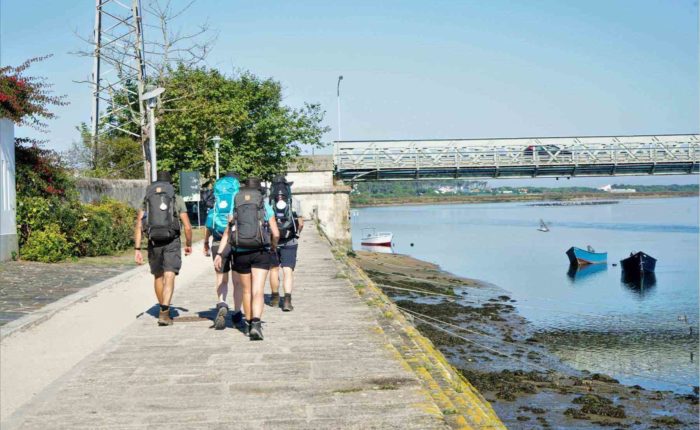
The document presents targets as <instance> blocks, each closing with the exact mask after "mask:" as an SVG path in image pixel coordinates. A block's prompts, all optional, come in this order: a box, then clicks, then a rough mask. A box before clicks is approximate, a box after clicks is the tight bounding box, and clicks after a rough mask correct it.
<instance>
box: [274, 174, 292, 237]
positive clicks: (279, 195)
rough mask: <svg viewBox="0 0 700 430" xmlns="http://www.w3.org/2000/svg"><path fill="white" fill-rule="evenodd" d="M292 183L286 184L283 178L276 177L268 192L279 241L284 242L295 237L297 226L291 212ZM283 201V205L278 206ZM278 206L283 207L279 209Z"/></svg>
mask: <svg viewBox="0 0 700 430" xmlns="http://www.w3.org/2000/svg"><path fill="white" fill-rule="evenodd" d="M293 183H294V182H287V181H286V179H285V178H284V176H276V177H275V178H274V179H273V181H272V188H271V190H270V206H272V210H273V211H274V212H275V220H276V221H277V228H278V229H279V231H280V240H281V241H285V240H289V239H292V238H294V237H297V225H296V219H295V218H294V211H293V210H292V188H291V185H292V184H293ZM281 201H283V202H284V205H278V203H279V202H281ZM280 206H283V207H281V208H280Z"/></svg>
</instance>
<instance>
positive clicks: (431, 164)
mask: <svg viewBox="0 0 700 430" xmlns="http://www.w3.org/2000/svg"><path fill="white" fill-rule="evenodd" d="M698 162H700V139H699V137H698V135H664V136H623V137H599V138H591V137H586V138H539V139H493V140H451V141H420V142H417V141H383V142H382V141H375V142H360V141H358V142H337V143H336V147H335V164H336V169H337V170H338V171H342V170H368V169H372V170H382V169H432V168H455V169H459V168H468V167H502V166H528V167H533V166H534V167H538V166H557V165H596V164H599V165H603V164H605V165H609V164H613V165H619V164H636V163H640V164H648V163H698Z"/></svg>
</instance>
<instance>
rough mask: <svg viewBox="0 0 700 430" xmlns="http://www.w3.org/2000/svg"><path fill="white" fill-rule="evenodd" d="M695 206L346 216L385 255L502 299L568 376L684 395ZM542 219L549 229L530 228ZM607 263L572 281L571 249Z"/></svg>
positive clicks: (468, 207) (456, 209)
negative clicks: (603, 254)
mask: <svg viewBox="0 0 700 430" xmlns="http://www.w3.org/2000/svg"><path fill="white" fill-rule="evenodd" d="M698 203H699V201H698V198H696V197H690V198H675V199H644V200H642V199H640V200H623V201H620V202H619V203H617V204H609V205H590V206H532V205H531V204H530V203H521V202H518V203H489V204H461V205H432V206H420V205H416V206H410V205H405V206H392V207H376V208H363V209H355V210H353V215H354V216H353V217H352V232H353V245H354V247H355V249H362V247H361V245H360V236H361V234H362V229H363V228H375V229H376V230H377V231H390V232H393V234H394V240H393V242H394V247H393V250H394V252H398V253H402V254H408V255H410V256H413V257H416V258H419V259H422V260H425V261H429V262H433V263H436V264H438V265H440V266H441V267H442V268H443V269H444V270H447V271H448V272H451V273H454V274H457V275H459V276H463V277H468V278H474V279H479V280H482V281H486V282H488V283H491V284H494V285H496V286H498V287H500V288H503V289H505V290H507V292H508V294H509V295H510V296H511V298H513V299H515V300H516V302H515V303H513V304H514V305H515V306H516V307H517V308H518V311H519V313H520V314H521V315H522V316H524V317H525V318H527V319H528V320H529V321H530V323H531V324H532V328H533V329H535V330H537V331H538V332H542V333H544V334H546V336H545V338H546V339H548V340H547V341H546V342H547V344H548V345H549V347H550V348H551V349H552V350H553V351H554V352H555V353H556V354H557V355H558V356H559V357H560V358H561V359H562V360H564V362H566V363H567V364H569V365H571V366H572V367H574V368H577V369H580V370H583V369H586V370H590V371H593V372H603V373H606V374H609V375H612V376H614V377H615V378H617V379H619V380H620V381H621V382H623V383H626V384H639V385H641V386H643V387H645V388H651V389H664V390H668V389H670V390H674V391H678V392H687V391H690V390H691V389H692V386H696V385H698V359H699V357H698V352H699V351H698V345H699V343H698V313H699V309H700V306H699V303H698V283H699V275H698V266H699V261H698V258H699V255H698V243H699V242H698V240H699V228H698ZM540 219H543V220H544V221H545V223H547V224H548V225H549V228H550V231H549V232H547V233H543V232H540V231H538V230H537V228H538V227H539V225H540ZM588 245H590V246H592V247H593V248H594V249H595V250H596V251H607V252H608V264H607V265H601V266H597V267H590V268H588V269H586V270H583V271H578V272H576V271H570V270H569V261H568V258H567V256H566V255H565V251H566V250H567V249H568V248H569V247H571V246H578V247H580V248H584V249H585V248H586V246H588ZM636 251H644V252H646V253H647V254H649V255H651V256H653V257H655V258H657V260H658V262H657V266H656V279H655V281H654V280H647V281H646V283H645V284H644V285H638V284H635V283H630V282H626V281H627V280H626V279H624V277H623V276H622V271H621V268H620V265H619V261H620V260H621V259H623V258H625V257H627V256H629V255H630V252H636Z"/></svg>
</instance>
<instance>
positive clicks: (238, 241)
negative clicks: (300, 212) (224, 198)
mask: <svg viewBox="0 0 700 430" xmlns="http://www.w3.org/2000/svg"><path fill="white" fill-rule="evenodd" d="M264 201H265V200H264V197H263V195H262V193H261V192H260V190H258V189H255V188H241V189H240V190H239V191H238V193H237V194H236V197H235V198H234V203H233V205H234V209H233V220H232V221H233V229H232V230H231V241H232V243H233V244H234V245H235V247H236V248H247V249H263V248H265V247H267V246H269V245H270V230H269V226H268V223H267V222H266V221H265V203H264Z"/></svg>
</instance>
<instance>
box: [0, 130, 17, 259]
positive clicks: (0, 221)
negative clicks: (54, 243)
mask: <svg viewBox="0 0 700 430" xmlns="http://www.w3.org/2000/svg"><path fill="white" fill-rule="evenodd" d="M14 127H15V125H14V123H13V122H12V121H10V120H9V119H5V118H0V261H6V260H9V259H11V258H12V253H13V252H17V225H16V218H15V217H16V215H15V214H16V212H15V211H16V207H17V206H16V198H15V131H14Z"/></svg>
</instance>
